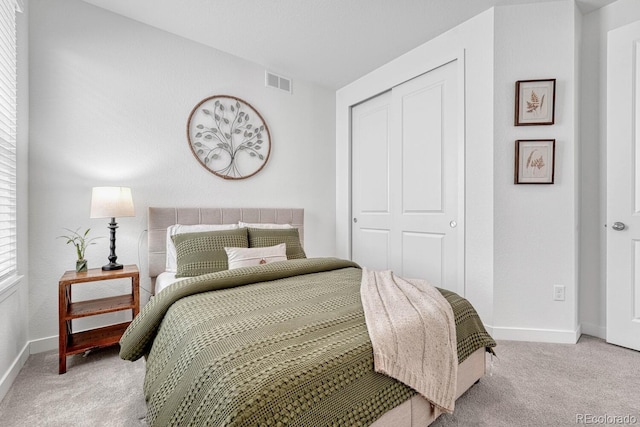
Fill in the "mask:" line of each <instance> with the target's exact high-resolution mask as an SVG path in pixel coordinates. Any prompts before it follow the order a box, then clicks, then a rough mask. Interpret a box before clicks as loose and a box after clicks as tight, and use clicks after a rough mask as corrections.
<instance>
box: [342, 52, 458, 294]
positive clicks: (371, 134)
mask: <svg viewBox="0 0 640 427" xmlns="http://www.w3.org/2000/svg"><path fill="white" fill-rule="evenodd" d="M457 73H458V67H457V62H456V61H454V62H451V63H448V64H446V65H443V66H442V67H439V68H436V69H434V70H432V71H430V72H428V73H426V74H423V75H421V76H419V77H416V78H415V79H412V80H409V81H407V82H405V83H403V84H401V85H399V86H396V87H394V88H392V89H391V90H390V91H388V92H385V93H383V94H381V95H378V96H377V97H375V98H372V99H370V100H368V101H366V102H364V103H362V104H359V105H357V106H355V107H353V108H352V141H351V143H352V154H353V156H352V158H353V163H352V212H353V218H352V219H353V224H352V258H353V260H354V261H356V262H358V263H360V264H361V265H363V266H366V267H369V268H373V269H392V270H394V271H395V272H396V273H397V274H400V275H402V276H404V277H409V278H422V279H427V280H429V281H430V282H431V283H432V284H433V285H435V286H440V287H444V288H447V289H451V290H453V291H456V292H459V293H461V294H464V286H463V283H464V280H463V278H464V271H463V269H464V262H463V254H464V250H463V248H462V247H461V243H462V239H460V236H461V234H460V233H463V230H464V227H463V224H462V215H461V209H462V208H461V206H462V197H461V196H462V194H460V193H461V191H460V188H459V187H460V186H459V184H460V182H459V172H460V170H459V168H460V165H459V163H460V159H461V158H462V157H461V156H463V154H464V153H463V151H462V150H463V148H462V147H463V145H462V144H461V143H460V138H461V135H460V134H459V121H460V120H459V113H458V104H459V98H458V97H459V93H458V90H459V88H458V84H459V81H458V76H457Z"/></svg>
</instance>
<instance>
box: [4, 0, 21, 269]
mask: <svg viewBox="0 0 640 427" xmlns="http://www.w3.org/2000/svg"><path fill="white" fill-rule="evenodd" d="M17 9H18V2H17V0H0V281H2V280H5V279H7V278H8V277H10V276H13V275H15V274H16V270H17V268H16V252H17V249H16V240H17V238H16V102H17V101H16V86H17V84H16V80H17V54H16V10H17Z"/></svg>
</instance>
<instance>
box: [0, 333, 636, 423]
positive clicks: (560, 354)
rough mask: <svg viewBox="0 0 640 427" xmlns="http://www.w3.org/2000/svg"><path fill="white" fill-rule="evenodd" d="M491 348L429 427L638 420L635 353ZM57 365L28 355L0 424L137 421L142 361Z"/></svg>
mask: <svg viewBox="0 0 640 427" xmlns="http://www.w3.org/2000/svg"><path fill="white" fill-rule="evenodd" d="M496 351H497V352H498V355H499V359H497V360H495V359H494V362H495V363H494V367H493V374H492V375H487V376H486V377H485V378H483V379H482V380H481V381H480V383H479V384H477V385H475V386H474V387H472V388H471V390H469V391H468V392H467V393H466V394H465V395H463V396H462V397H461V398H460V399H459V400H458V401H457V403H456V410H455V413H454V414H452V415H443V416H441V417H440V418H439V419H438V420H437V421H436V422H435V424H434V426H437V427H448V426H460V427H474V426H487V427H489V426H491V427H501V426H504V427H515V426H523V427H524V426H532V427H534V426H575V425H580V424H581V423H580V422H578V421H579V419H578V418H577V417H579V416H581V415H582V416H584V417H585V418H584V420H585V421H586V420H587V419H588V416H589V415H590V416H592V417H602V416H609V417H610V418H609V421H614V419H613V418H611V417H615V416H620V417H624V416H633V417H635V418H636V424H637V425H640V353H639V352H635V351H631V350H627V349H623V348H620V347H616V346H612V345H609V344H606V343H605V342H604V341H602V340H599V339H596V338H592V337H589V336H583V337H582V338H581V339H580V342H579V343H578V344H577V345H565V344H536V343H526V342H515V341H501V342H499V343H498V347H497V349H496ZM57 369H58V356H57V353H56V352H47V353H42V354H37V355H33V356H31V357H30V358H29V360H28V361H27V364H26V365H25V367H24V368H23V370H22V372H21V373H20V375H19V376H18V378H17V379H16V382H15V383H14V385H13V387H12V388H11V390H10V391H9V393H8V394H7V396H6V397H5V399H4V400H3V401H2V402H1V403H0V426H3V427H5V426H6V427H13V426H20V427H22V426H91V427H95V426H126V427H129V426H140V425H145V422H144V415H145V406H144V398H143V395H142V381H143V377H144V361H138V362H135V363H131V362H125V361H122V360H120V359H119V358H118V353H117V348H111V349H106V350H102V351H96V352H94V353H91V354H89V355H88V356H87V357H82V356H74V357H71V358H69V361H68V371H67V373H66V374H64V375H58V374H57ZM591 420H593V421H594V422H591V424H597V425H604V424H603V423H602V422H600V423H596V422H597V421H598V420H602V418H600V419H598V418H591ZM582 424H587V423H586V422H585V423H582ZM613 424H614V423H613V422H612V423H609V425H613ZM618 424H620V423H618Z"/></svg>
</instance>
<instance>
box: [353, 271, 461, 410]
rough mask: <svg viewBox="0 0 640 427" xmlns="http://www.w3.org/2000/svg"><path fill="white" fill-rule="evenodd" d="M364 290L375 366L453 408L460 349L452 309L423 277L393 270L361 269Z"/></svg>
mask: <svg viewBox="0 0 640 427" xmlns="http://www.w3.org/2000/svg"><path fill="white" fill-rule="evenodd" d="M360 294H361V297H362V305H363V307H364V314H365V320H366V323H367V329H368V331H369V336H370V338H371V343H372V345H373V357H374V365H375V370H376V372H381V373H384V374H386V375H389V376H391V377H393V378H395V379H397V380H398V381H401V382H403V383H404V384H406V385H408V386H410V387H412V388H413V389H415V390H416V391H417V392H418V393H420V394H421V395H422V396H424V397H425V398H426V399H427V400H428V401H429V402H431V403H432V404H433V405H434V406H435V407H436V408H438V409H440V410H441V411H444V412H449V413H451V412H453V408H454V406H455V396H456V381H457V372H458V355H457V352H456V327H455V320H454V316H453V310H452V309H451V305H449V303H448V302H447V300H446V299H445V298H444V297H443V296H442V294H440V292H439V291H438V290H437V289H436V288H434V287H433V286H431V285H430V284H429V283H427V282H426V281H424V280H407V279H402V278H401V277H398V276H396V275H394V274H393V272H391V271H371V270H367V269H366V268H364V269H363V271H362V282H361V284H360Z"/></svg>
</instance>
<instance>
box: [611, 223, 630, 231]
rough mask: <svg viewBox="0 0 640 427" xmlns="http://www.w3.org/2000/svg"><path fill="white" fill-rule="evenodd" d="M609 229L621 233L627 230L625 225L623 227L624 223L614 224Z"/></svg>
mask: <svg viewBox="0 0 640 427" xmlns="http://www.w3.org/2000/svg"><path fill="white" fill-rule="evenodd" d="M611 228H613V229H614V230H616V231H622V230H624V229H625V228H627V226H626V225H624V222H617V221H616V222H614V223H613V225H612V226H611Z"/></svg>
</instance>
